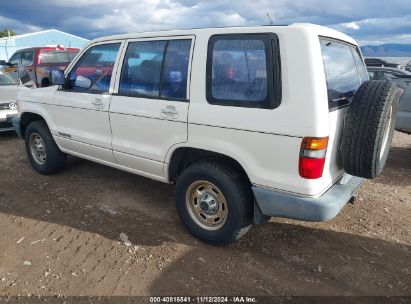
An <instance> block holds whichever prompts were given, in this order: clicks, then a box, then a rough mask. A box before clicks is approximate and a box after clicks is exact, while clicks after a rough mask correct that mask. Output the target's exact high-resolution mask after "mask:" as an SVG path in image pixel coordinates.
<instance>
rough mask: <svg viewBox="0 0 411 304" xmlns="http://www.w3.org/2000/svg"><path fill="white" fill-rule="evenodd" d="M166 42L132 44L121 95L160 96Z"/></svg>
mask: <svg viewBox="0 0 411 304" xmlns="http://www.w3.org/2000/svg"><path fill="white" fill-rule="evenodd" d="M165 46H166V41H144V42H132V43H130V44H129V45H128V48H127V52H126V55H125V57H124V63H123V68H122V72H121V80H120V91H119V93H120V94H122V95H127V96H151V97H159V96H160V75H161V64H162V62H163V54H164V49H165Z"/></svg>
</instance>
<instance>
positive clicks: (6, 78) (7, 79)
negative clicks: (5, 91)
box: [0, 71, 17, 85]
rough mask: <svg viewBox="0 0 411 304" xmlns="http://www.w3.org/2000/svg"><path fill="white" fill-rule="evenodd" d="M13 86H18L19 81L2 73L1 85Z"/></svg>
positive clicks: (0, 74) (0, 75)
mask: <svg viewBox="0 0 411 304" xmlns="http://www.w3.org/2000/svg"><path fill="white" fill-rule="evenodd" d="M11 84H17V81H16V80H15V79H14V78H13V77H11V76H9V75H7V74H4V73H3V72H1V71H0V85H11Z"/></svg>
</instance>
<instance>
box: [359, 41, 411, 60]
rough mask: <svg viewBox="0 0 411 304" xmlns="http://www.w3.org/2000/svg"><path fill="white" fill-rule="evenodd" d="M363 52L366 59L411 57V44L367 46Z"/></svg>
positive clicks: (363, 48)
mask: <svg viewBox="0 0 411 304" xmlns="http://www.w3.org/2000/svg"><path fill="white" fill-rule="evenodd" d="M361 51H362V53H363V56H364V57H411V44H396V43H388V44H381V45H365V46H362V47H361Z"/></svg>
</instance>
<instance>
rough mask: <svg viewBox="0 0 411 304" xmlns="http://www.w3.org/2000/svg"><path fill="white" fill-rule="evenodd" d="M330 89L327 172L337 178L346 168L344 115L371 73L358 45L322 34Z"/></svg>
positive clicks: (325, 66)
mask: <svg viewBox="0 0 411 304" xmlns="http://www.w3.org/2000/svg"><path fill="white" fill-rule="evenodd" d="M320 43H321V52H322V56H323V63H324V69H325V76H326V80H327V90H328V106H329V123H330V137H329V144H328V156H327V161H326V164H325V167H324V175H326V174H329V175H330V176H331V178H332V179H333V180H334V181H335V180H336V179H338V178H339V177H340V176H341V175H342V174H343V172H344V170H343V166H342V160H341V152H340V145H341V140H342V132H343V128H344V115H345V113H346V110H347V108H348V107H349V106H350V104H351V102H352V99H353V97H354V94H355V92H356V91H357V89H358V88H359V86H360V85H361V84H362V82H364V81H365V80H368V74H367V70H366V67H365V64H364V62H363V59H362V56H361V53H360V51H359V50H358V47H356V46H354V45H351V44H348V43H345V42H342V41H337V40H333V39H329V38H320Z"/></svg>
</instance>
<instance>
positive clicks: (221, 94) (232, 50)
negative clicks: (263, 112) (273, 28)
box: [207, 35, 270, 106]
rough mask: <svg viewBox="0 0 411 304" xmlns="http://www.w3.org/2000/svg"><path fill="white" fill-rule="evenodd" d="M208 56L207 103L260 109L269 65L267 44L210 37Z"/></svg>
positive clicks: (261, 40) (252, 39)
mask: <svg viewBox="0 0 411 304" xmlns="http://www.w3.org/2000/svg"><path fill="white" fill-rule="evenodd" d="M248 36H249V37H248ZM208 56H209V62H208V68H209V71H208V73H207V74H208V75H207V77H208V78H209V79H208V88H207V91H208V93H209V94H208V95H209V96H208V100H209V102H210V103H216V104H228V105H234V106H243V105H251V106H252V105H255V106H259V105H262V104H264V103H265V102H266V101H267V98H268V88H269V86H270V82H269V79H268V75H269V73H268V65H269V63H268V60H267V59H268V47H267V41H266V40H265V39H264V38H263V37H261V38H260V37H258V36H257V35H244V36H243V37H238V38H237V36H236V35H230V36H229V35H227V36H226V37H224V36H222V37H218V36H215V37H212V38H211V39H210V45H209V54H208ZM210 59H211V60H210ZM210 68H211V70H210Z"/></svg>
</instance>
